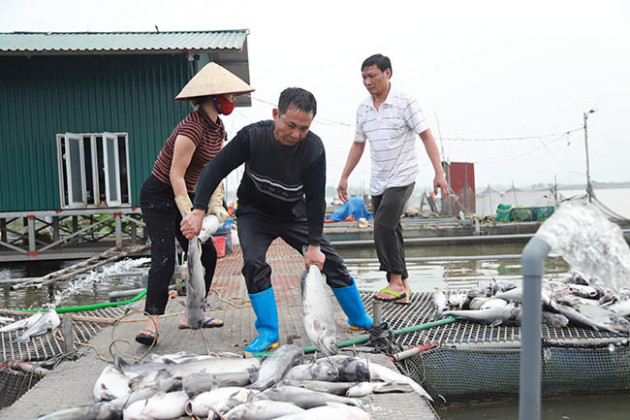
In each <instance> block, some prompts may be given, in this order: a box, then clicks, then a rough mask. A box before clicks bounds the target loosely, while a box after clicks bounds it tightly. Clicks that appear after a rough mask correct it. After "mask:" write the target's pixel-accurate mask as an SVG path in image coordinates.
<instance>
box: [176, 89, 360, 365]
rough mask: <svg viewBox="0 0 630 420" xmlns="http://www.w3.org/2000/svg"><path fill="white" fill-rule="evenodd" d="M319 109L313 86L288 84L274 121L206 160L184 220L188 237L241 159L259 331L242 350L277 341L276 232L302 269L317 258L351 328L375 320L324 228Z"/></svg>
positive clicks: (242, 238)
mask: <svg viewBox="0 0 630 420" xmlns="http://www.w3.org/2000/svg"><path fill="white" fill-rule="evenodd" d="M316 112H317V105H316V101H315V98H314V97H313V95H312V94H311V93H310V92H308V91H306V90H304V89H300V88H288V89H285V90H284V91H283V92H282V94H281V95H280V100H279V102H278V108H276V109H274V110H273V120H272V121H261V122H257V123H254V124H250V125H248V126H247V127H245V128H243V129H242V130H241V131H239V133H238V134H237V135H236V136H235V137H234V138H233V139H232V141H230V142H229V143H228V144H227V146H225V147H224V148H223V149H222V150H221V151H220V152H219V153H218V154H217V156H216V157H215V158H214V159H213V160H212V161H211V162H210V163H209V164H208V165H206V167H205V168H204V170H203V172H202V173H201V178H200V180H199V183H198V185H197V192H196V195H195V202H194V209H193V211H192V212H191V213H190V214H189V215H188V216H187V217H186V218H185V219H184V220H183V221H182V224H181V227H182V232H183V233H184V235H185V236H186V237H188V238H192V237H193V236H194V235H196V234H198V233H199V231H200V230H201V224H202V219H203V216H204V214H205V212H206V210H207V203H208V199H209V198H210V194H211V193H212V191H214V189H215V188H216V187H217V185H219V183H220V182H221V180H222V179H223V178H225V177H226V176H227V175H228V174H229V173H230V172H232V171H233V170H234V169H236V168H237V167H238V166H240V165H241V164H243V163H244V164H245V172H244V174H243V178H242V180H241V183H240V186H239V188H238V192H237V196H238V210H237V217H238V234H239V242H240V244H241V248H242V250H243V270H242V273H243V276H244V277H245V282H246V284H247V291H248V294H249V298H250V300H251V303H252V307H253V309H254V312H255V313H256V316H257V321H256V330H257V331H258V333H259V336H258V337H257V338H256V339H254V341H252V342H251V343H250V344H249V345H248V346H247V348H246V349H245V350H246V351H247V352H251V353H254V352H260V351H265V350H267V349H268V348H274V347H276V346H277V345H278V313H277V308H276V303H275V298H274V294H273V288H272V285H271V267H270V266H269V265H268V264H267V263H266V260H265V255H266V253H267V249H268V248H269V245H270V244H271V242H272V241H273V240H275V239H276V238H278V237H280V238H282V239H283V240H284V241H285V242H287V243H288V244H289V245H291V246H292V247H293V248H295V249H296V250H297V251H298V252H300V253H301V254H303V256H304V263H305V265H306V267H309V266H310V265H312V264H316V265H317V266H319V267H320V269H322V270H323V272H324V274H326V280H327V282H328V284H329V286H330V287H332V289H333V292H334V293H335V296H336V297H337V300H338V301H339V303H340V305H341V307H342V309H343V310H344V312H345V313H346V315H348V323H349V324H350V326H351V327H355V328H369V327H370V326H371V324H372V319H371V318H370V317H369V316H368V315H367V314H366V312H365V308H364V307H363V303H362V301H361V298H360V295H359V293H358V290H357V288H356V285H355V283H354V280H353V279H352V277H350V274H349V273H348V270H347V269H346V267H345V265H344V263H343V259H342V258H341V257H340V256H339V254H338V253H337V251H336V250H335V249H334V248H333V247H332V246H331V245H330V242H329V241H328V239H327V238H326V236H325V235H324V234H323V221H324V212H325V210H326V200H325V188H326V153H325V149H324V145H323V144H322V141H321V139H320V138H319V137H318V136H317V135H315V134H314V133H312V132H311V131H309V128H310V125H311V122H312V121H313V118H314V117H315V114H316Z"/></svg>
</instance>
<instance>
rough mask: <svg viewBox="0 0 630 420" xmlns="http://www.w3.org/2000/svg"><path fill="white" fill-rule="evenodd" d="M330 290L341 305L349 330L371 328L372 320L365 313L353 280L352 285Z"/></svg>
mask: <svg viewBox="0 0 630 420" xmlns="http://www.w3.org/2000/svg"><path fill="white" fill-rule="evenodd" d="M332 290H333V292H334V293H335V297H336V298H337V301H338V302H339V305H341V309H343V311H344V312H345V313H346V315H347V316H348V324H349V325H350V328H352V329H355V330H358V329H362V328H366V329H368V328H370V327H371V326H372V324H373V323H374V320H373V319H372V317H371V316H369V315H368V314H367V313H366V312H365V307H364V306H363V301H362V300H361V295H360V294H359V289H357V285H356V283H355V282H354V279H352V285H350V286H346V287H336V288H333V289H332Z"/></svg>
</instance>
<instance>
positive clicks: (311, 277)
mask: <svg viewBox="0 0 630 420" xmlns="http://www.w3.org/2000/svg"><path fill="white" fill-rule="evenodd" d="M300 291H301V295H302V305H303V308H304V329H305V330H306V335H307V336H308V338H309V339H310V340H311V343H313V344H314V345H315V346H317V348H318V349H319V351H320V352H321V353H323V354H324V355H326V356H331V355H334V354H337V326H336V324H335V314H334V311H333V306H332V303H331V301H330V296H329V290H328V286H327V285H326V276H325V275H324V274H323V273H322V272H321V271H320V270H319V267H317V266H316V265H315V264H313V265H311V266H310V268H309V269H308V270H305V271H304V273H303V274H302V276H301V277H300Z"/></svg>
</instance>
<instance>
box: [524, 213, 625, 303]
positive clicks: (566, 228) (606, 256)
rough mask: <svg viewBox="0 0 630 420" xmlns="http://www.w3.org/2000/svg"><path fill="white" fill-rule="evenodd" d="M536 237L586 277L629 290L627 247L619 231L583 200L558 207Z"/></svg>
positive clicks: (616, 226)
mask: <svg viewBox="0 0 630 420" xmlns="http://www.w3.org/2000/svg"><path fill="white" fill-rule="evenodd" d="M536 235H537V236H539V237H540V238H542V239H544V240H545V241H546V242H547V244H549V246H550V247H551V250H552V252H555V253H558V254H560V255H561V256H562V257H564V259H565V260H566V261H567V262H568V263H569V264H570V265H571V269H572V270H573V271H578V272H580V273H582V274H584V275H585V276H586V278H597V279H599V280H601V281H603V282H604V283H606V284H607V285H608V286H610V287H612V288H613V289H615V290H621V289H623V288H626V287H630V248H628V244H627V243H626V241H625V239H624V237H623V233H622V232H621V228H620V227H619V226H618V225H616V224H614V223H612V222H610V221H609V220H608V219H607V218H606V216H604V214H603V213H601V212H600V211H599V210H598V209H597V208H596V207H595V206H593V205H592V204H590V203H589V202H587V201H569V202H565V203H563V204H561V205H560V207H559V208H558V209H557V210H556V211H555V212H554V214H553V215H552V216H551V217H550V218H549V219H548V220H547V221H546V222H545V223H543V224H542V226H541V227H540V228H539V229H538V232H536Z"/></svg>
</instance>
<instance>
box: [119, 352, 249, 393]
mask: <svg viewBox="0 0 630 420" xmlns="http://www.w3.org/2000/svg"><path fill="white" fill-rule="evenodd" d="M114 363H115V365H116V366H117V367H118V368H119V369H121V370H122V371H123V372H125V373H127V374H133V375H135V376H136V377H134V381H135V382H136V383H139V382H141V381H147V382H151V381H155V378H156V376H158V371H160V370H162V371H166V372H168V374H170V376H172V377H181V378H183V377H185V376H187V375H190V374H192V373H196V372H206V373H210V374H239V375H240V374H242V373H249V372H254V371H257V370H258V369H259V368H260V360H258V359H257V358H254V357H251V358H234V357H215V358H212V359H204V360H195V361H191V362H186V363H178V364H173V365H169V364H163V363H151V362H148V363H135V364H129V363H127V362H125V361H124V359H123V358H122V357H120V356H118V355H117V356H115V357H114ZM137 387H138V388H142V387H143V386H141V385H137Z"/></svg>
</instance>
